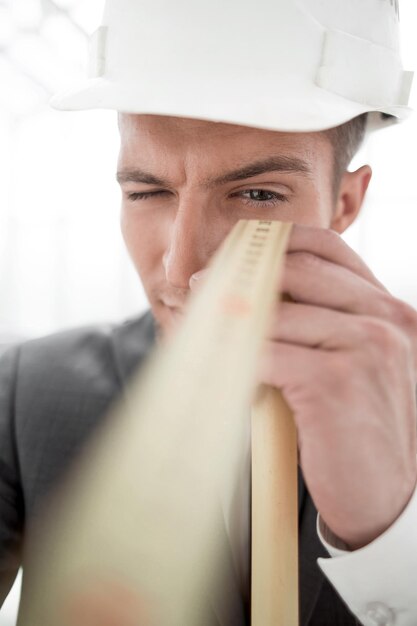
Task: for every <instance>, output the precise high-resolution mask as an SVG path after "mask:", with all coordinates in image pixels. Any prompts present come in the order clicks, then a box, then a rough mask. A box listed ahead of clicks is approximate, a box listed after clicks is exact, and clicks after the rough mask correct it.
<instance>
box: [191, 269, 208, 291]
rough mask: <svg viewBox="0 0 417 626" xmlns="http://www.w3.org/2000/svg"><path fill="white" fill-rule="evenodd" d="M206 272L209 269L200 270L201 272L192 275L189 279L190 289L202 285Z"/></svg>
mask: <svg viewBox="0 0 417 626" xmlns="http://www.w3.org/2000/svg"><path fill="white" fill-rule="evenodd" d="M206 272H207V270H200V271H199V272H196V273H195V274H193V275H192V276H191V278H190V281H189V285H190V289H193V288H198V287H199V286H200V285H201V283H202V279H203V278H204V275H205V274H206Z"/></svg>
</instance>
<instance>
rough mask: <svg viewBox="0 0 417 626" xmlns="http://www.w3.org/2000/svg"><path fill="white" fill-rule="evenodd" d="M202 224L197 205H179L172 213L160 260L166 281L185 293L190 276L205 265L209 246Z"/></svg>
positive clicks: (203, 221)
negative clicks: (172, 216) (172, 217)
mask: <svg viewBox="0 0 417 626" xmlns="http://www.w3.org/2000/svg"><path fill="white" fill-rule="evenodd" d="M205 221H206V220H205V218H204V210H203V208H202V207H201V206H198V204H197V202H188V203H187V204H185V205H184V204H183V205H182V206H179V207H178V209H177V211H176V214H175V217H174V219H173V221H172V223H171V226H170V230H169V234H168V242H167V247H166V250H165V254H164V256H163V266H164V269H165V277H166V280H167V282H168V283H170V284H171V285H172V286H174V287H177V288H181V289H188V286H189V281H190V278H191V276H192V275H193V274H194V273H195V272H198V271H199V270H201V269H203V268H204V267H205V265H206V263H207V261H208V258H209V256H210V253H209V251H210V249H211V248H212V246H211V243H210V235H209V232H208V230H207V228H206V224H205Z"/></svg>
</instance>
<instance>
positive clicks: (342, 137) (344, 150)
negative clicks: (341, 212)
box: [323, 113, 368, 197]
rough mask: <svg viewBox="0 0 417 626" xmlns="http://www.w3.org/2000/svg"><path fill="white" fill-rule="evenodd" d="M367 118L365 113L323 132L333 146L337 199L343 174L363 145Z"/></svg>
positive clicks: (334, 183)
mask: <svg viewBox="0 0 417 626" xmlns="http://www.w3.org/2000/svg"><path fill="white" fill-rule="evenodd" d="M367 118H368V114H367V113H363V114H362V115H358V116H357V117H354V118H353V119H351V120H349V122H345V123H344V124H341V125H340V126H336V127H335V128H330V129H328V130H325V131H323V133H324V134H325V135H326V136H327V138H328V139H329V141H330V143H331V145H332V146H333V190H334V194H335V197H337V192H338V191H339V186H340V181H341V179H342V176H343V174H344V173H345V172H346V170H347V168H348V167H349V164H350V162H351V161H352V159H353V157H354V156H355V154H356V153H357V152H358V150H359V148H360V147H361V145H362V143H363V140H364V137H365V133H366V124H367Z"/></svg>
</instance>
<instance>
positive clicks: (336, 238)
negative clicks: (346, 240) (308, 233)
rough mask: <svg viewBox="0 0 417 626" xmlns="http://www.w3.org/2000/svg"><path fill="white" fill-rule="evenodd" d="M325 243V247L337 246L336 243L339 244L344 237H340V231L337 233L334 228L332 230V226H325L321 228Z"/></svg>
mask: <svg viewBox="0 0 417 626" xmlns="http://www.w3.org/2000/svg"><path fill="white" fill-rule="evenodd" d="M320 236H321V239H322V242H323V245H324V246H325V247H327V246H330V247H332V246H335V245H339V244H340V242H341V241H342V238H341V237H340V235H339V233H337V232H336V231H334V230H331V229H330V228H323V229H321V233H320Z"/></svg>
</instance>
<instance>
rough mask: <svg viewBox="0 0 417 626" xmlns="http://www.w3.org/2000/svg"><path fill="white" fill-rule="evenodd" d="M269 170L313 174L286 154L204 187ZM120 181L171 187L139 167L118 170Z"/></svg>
mask: <svg viewBox="0 0 417 626" xmlns="http://www.w3.org/2000/svg"><path fill="white" fill-rule="evenodd" d="M268 172H284V173H290V174H302V175H304V176H308V175H309V174H311V168H310V167H309V165H308V164H307V163H306V161H303V160H302V159H299V158H297V157H287V156H284V155H280V156H273V157H269V158H267V159H262V160H259V161H254V162H253V163H249V164H247V165H244V166H242V167H240V168H238V169H235V170H231V171H230V172H227V173H225V174H222V175H221V176H218V177H216V178H208V179H206V180H205V181H204V183H203V185H204V187H207V188H211V187H217V186H219V185H225V184H226V183H232V182H235V181H238V180H246V179H247V178H253V177H254V176H260V175H261V174H267V173H268ZM116 178H117V181H118V183H120V184H122V183H143V184H145V185H155V186H159V187H170V186H171V183H170V182H169V181H168V180H165V179H163V178H159V177H157V176H154V175H153V174H151V173H150V172H146V171H144V170H141V169H139V168H134V169H125V170H120V171H118V172H117V176H116Z"/></svg>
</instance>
